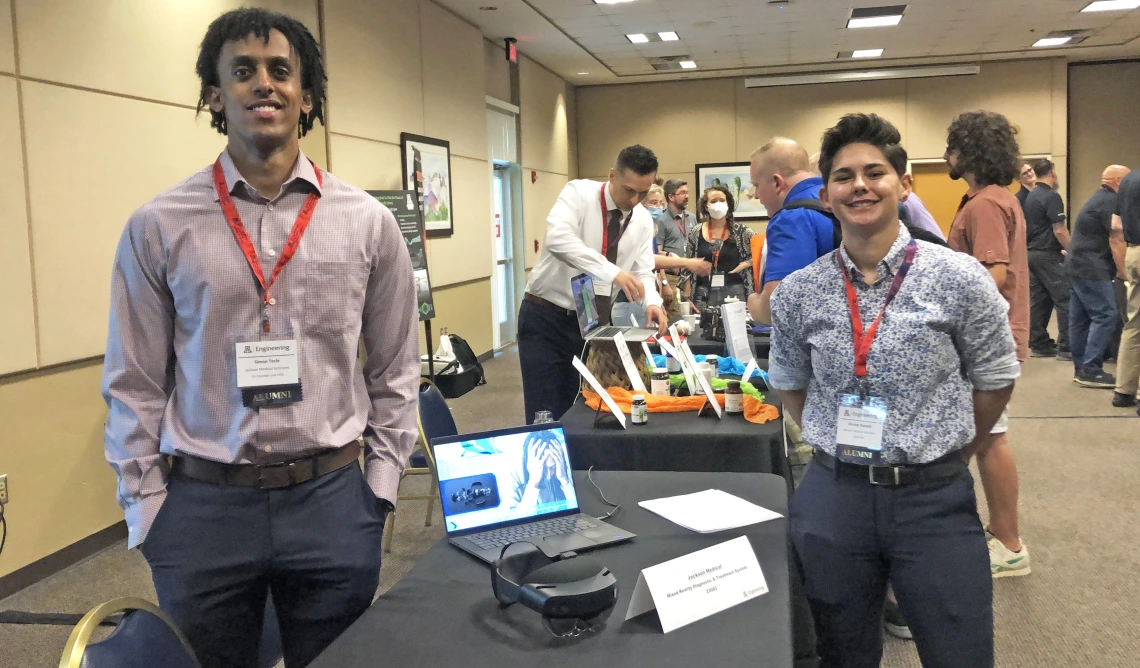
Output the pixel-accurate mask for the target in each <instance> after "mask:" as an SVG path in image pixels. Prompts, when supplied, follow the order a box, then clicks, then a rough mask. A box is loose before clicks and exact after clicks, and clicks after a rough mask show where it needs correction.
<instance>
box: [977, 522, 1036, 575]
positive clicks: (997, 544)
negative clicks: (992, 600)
mask: <svg viewBox="0 0 1140 668" xmlns="http://www.w3.org/2000/svg"><path fill="white" fill-rule="evenodd" d="M987 533H988V532H987ZM989 548H990V574H991V575H993V576H994V577H995V578H1010V577H1018V576H1021V575H1029V574H1030V573H1031V572H1032V571H1031V570H1030V568H1029V546H1028V545H1026V544H1025V541H1021V551H1019V552H1011V551H1010V550H1009V549H1008V548H1007V547H1006V546H1005V545H1003V544H1002V542H1001V541H1000V540H998V539H997V536H994V535H992V534H991V535H990V536H989Z"/></svg>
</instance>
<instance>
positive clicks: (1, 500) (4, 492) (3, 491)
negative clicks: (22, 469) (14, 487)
mask: <svg viewBox="0 0 1140 668" xmlns="http://www.w3.org/2000/svg"><path fill="white" fill-rule="evenodd" d="M5 503H8V474H7V473H5V474H4V475H0V506H2V505H4V504H5Z"/></svg>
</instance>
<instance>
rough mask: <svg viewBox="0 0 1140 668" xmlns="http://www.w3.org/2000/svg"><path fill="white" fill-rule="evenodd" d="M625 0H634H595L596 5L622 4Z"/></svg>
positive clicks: (630, 0)
mask: <svg viewBox="0 0 1140 668" xmlns="http://www.w3.org/2000/svg"><path fill="white" fill-rule="evenodd" d="M623 2H633V0H594V4H595V5H620V4H621V3H623Z"/></svg>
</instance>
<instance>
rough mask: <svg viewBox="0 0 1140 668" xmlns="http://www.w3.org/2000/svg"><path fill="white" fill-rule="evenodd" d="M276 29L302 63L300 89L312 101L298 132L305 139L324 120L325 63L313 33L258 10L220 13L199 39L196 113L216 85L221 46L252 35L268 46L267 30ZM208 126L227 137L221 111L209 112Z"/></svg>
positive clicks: (287, 18) (292, 20)
mask: <svg viewBox="0 0 1140 668" xmlns="http://www.w3.org/2000/svg"><path fill="white" fill-rule="evenodd" d="M270 30H276V31H278V32H280V33H281V34H282V35H285V39H287V40H289V45H290V46H292V47H293V50H294V51H296V52H297V57H298V59H299V60H300V61H301V88H302V89H305V90H308V91H309V92H310V94H311V95H312V98H313V108H312V110H311V111H309V113H307V114H306V113H304V112H302V113H301V120H300V122H299V123H298V128H297V133H298V135H299V136H301V137H304V136H305V134H306V133H308V132H309V130H312V129H313V121H315V120H317V119H320V121H321V123H324V120H325V105H324V103H325V97H326V84H327V83H328V76H327V75H326V74H325V65H324V61H323V60H322V58H321V47H320V46H318V45H317V40H315V39H313V34H312V33H311V32H309V29H308V28H306V27H305V25H304V24H303V23H301V22H300V21H298V20H297V19H295V18H293V17H291V16H286V15H284V14H279V13H277V12H274V11H270V10H268V9H261V8H258V7H243V8H241V9H235V10H233V11H230V12H226V13H225V14H222V15H221V16H219V17H218V18H216V19H214V21H213V23H211V24H210V27H209V28H208V29H207V30H206V36H205V37H204V38H202V46H201V47H200V48H199V49H198V63H197V64H196V65H195V67H194V69H195V70H196V71H197V72H198V79H199V80H201V82H202V89H201V91H199V93H198V113H199V114H200V113H202V110H203V109H207V108H209V103H208V102H207V101H206V97H207V95H209V91H210V87H211V86H219V85H221V82H220V81H219V79H218V59H219V58H220V57H221V55H222V46H223V45H224V44H225V43H226V42H233V41H236V40H242V39H245V38H246V37H248V36H250V35H255V36H257V37H260V38H261V39H263V40H265V43H266V44H268V43H269V31H270ZM210 127H212V128H215V129H217V131H218V132H220V133H221V134H223V135H224V134H227V133H228V129H227V128H226V114H225V112H224V111H214V110H213V109H210Z"/></svg>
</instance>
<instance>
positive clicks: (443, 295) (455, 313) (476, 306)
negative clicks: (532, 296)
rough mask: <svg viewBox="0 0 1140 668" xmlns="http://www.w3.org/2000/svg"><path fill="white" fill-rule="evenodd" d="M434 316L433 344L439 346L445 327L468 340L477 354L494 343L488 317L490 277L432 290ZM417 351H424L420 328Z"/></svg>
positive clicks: (424, 346)
mask: <svg viewBox="0 0 1140 668" xmlns="http://www.w3.org/2000/svg"><path fill="white" fill-rule="evenodd" d="M432 299H433V300H434V301H435V312H436V317H435V318H433V319H432V321H431V325H432V330H431V331H432V347H433V348H438V347H439V332H440V330H442V329H444V328H446V329H447V331H448V332H450V333H452V334H458V335H460V336H462V337H463V338H464V339H466V340H467V345H469V346H471V350H472V351H474V353H475V354H476V355H482V354H483V353H486V352H489V351H490V350H491V349H492V348H493V346H494V340H493V338H492V337H493V336H494V334H493V331H492V329H491V327H492V322H491V320H492V316H491V307H490V306H489V305H490V303H491V279H489V278H481V279H478V280H475V281H471V282H470V283H457V284H455V285H449V286H447V287H445V288H439V289H437V290H432ZM420 350H422V351H423V352H424V354H425V355H426V354H427V345H426V343H425V342H424V332H423V329H422V328H421V329H420Z"/></svg>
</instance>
